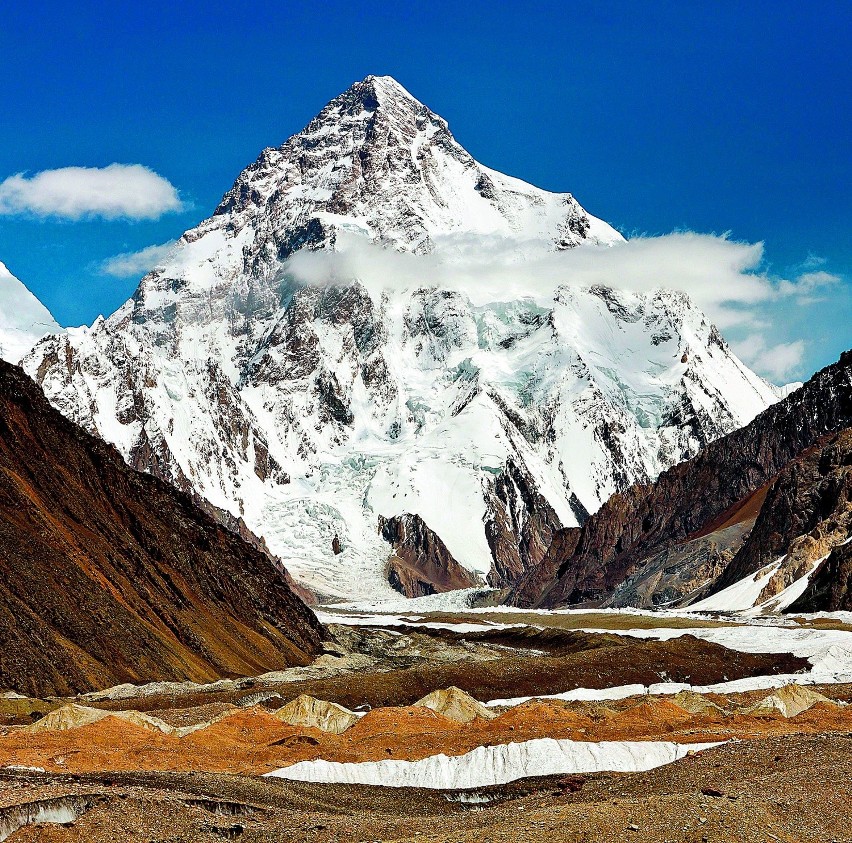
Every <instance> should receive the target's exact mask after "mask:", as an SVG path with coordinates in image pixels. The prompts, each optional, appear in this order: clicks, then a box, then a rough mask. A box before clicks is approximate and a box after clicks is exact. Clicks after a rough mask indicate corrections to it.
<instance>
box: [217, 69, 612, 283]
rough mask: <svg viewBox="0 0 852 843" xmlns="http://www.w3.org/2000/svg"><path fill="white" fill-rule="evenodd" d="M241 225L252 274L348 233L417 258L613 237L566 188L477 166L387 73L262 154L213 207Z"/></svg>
mask: <svg viewBox="0 0 852 843" xmlns="http://www.w3.org/2000/svg"><path fill="white" fill-rule="evenodd" d="M214 216H215V217H219V218H222V222H223V223H224V227H225V228H226V229H228V230H231V231H235V230H239V231H242V230H244V229H246V228H250V229H251V230H252V232H253V236H252V237H251V238H250V239H251V241H252V242H251V244H250V258H249V260H254V261H255V264H254V266H255V268H256V269H258V268H262V267H267V268H269V267H271V266H272V265H274V264H275V263H276V262H280V261H281V260H283V259H285V258H286V257H288V256H289V255H290V254H292V253H293V252H295V251H296V250H298V249H299V248H302V247H303V246H305V245H308V246H313V247H317V246H326V247H328V246H333V245H334V242H335V239H336V233H337V232H338V231H341V230H343V231H347V232H350V233H356V234H358V235H361V236H363V237H366V238H367V239H369V240H371V241H372V242H375V243H380V244H382V245H387V246H391V247H393V248H395V249H399V250H403V251H409V252H415V253H426V252H430V251H432V250H433V247H434V240H435V238H436V237H440V236H441V235H448V234H455V235H458V234H468V235H473V234H481V235H486V234H498V235H502V236H505V237H522V238H524V239H533V238H534V239H540V240H544V241H547V242H549V243H550V244H551V248H555V249H565V248H571V247H573V246H577V245H579V244H581V243H584V242H593V243H612V242H617V241H620V240H621V239H622V237H621V235H620V234H618V232H616V231H615V230H614V229H612V228H611V227H610V226H608V225H607V224H606V223H604V222H602V221H601V220H598V219H596V218H595V217H592V216H590V215H589V214H588V213H586V211H585V210H583V208H582V207H580V205H579V204H578V203H577V201H576V200H575V199H574V198H573V196H571V194H570V193H550V192H548V191H545V190H541V189H540V188H536V187H533V186H532V185H529V184H527V183H525V182H522V181H520V180H519V179H514V178H511V177H509V176H505V175H503V174H501V173H498V172H496V171H494V170H491V169H489V168H488V167H485V166H483V165H482V164H479V163H478V162H477V161H476V160H475V159H474V158H473V157H472V156H471V155H470V153H468V152H467V150H465V149H464V148H463V147H462V146H461V145H460V144H459V143H458V142H457V141H456V140H455V138H454V137H453V135H452V133H451V132H450V130H449V127H448V125H447V122H446V121H445V120H444V119H443V118H441V117H439V116H438V115H437V114H435V112H433V111H431V110H430V109H429V108H428V107H426V106H425V105H423V103H421V102H420V101H419V100H417V99H415V98H414V97H413V96H412V95H411V94H409V93H408V91H406V90H405V88H403V87H402V86H401V85H400V84H399V83H398V82H396V80H394V79H392V78H391V77H389V76H368V77H367V78H366V79H364V80H363V81H361V82H356V83H355V84H354V85H352V87H350V88H349V89H348V90H346V91H345V92H344V93H342V94H341V95H340V96H338V97H335V98H334V99H333V100H332V101H331V102H330V103H329V104H328V105H326V106H325V108H323V109H322V111H321V112H320V113H319V114H318V115H317V116H316V117H315V118H314V119H313V120H312V121H311V122H310V123H309V124H308V125H307V127H306V128H305V129H304V130H303V131H301V132H299V133H298V134H296V135H293V137H291V138H290V139H289V140H287V141H286V142H285V143H283V144H282V145H281V146H279V147H277V148H268V149H265V150H264V151H263V152H262V153H261V155H260V157H259V158H258V159H257V161H255V163H254V164H252V165H251V166H249V167H248V168H247V169H246V170H244V171H243V173H241V174H240V176H239V178H238V179H237V181H236V183H235V184H234V186H233V188H232V189H231V190H230V191H229V192H228V193H227V194H226V195H225V197H224V198H223V200H222V202H221V203H220V204H219V206H218V208H217V209H216V211H215V215H214Z"/></svg>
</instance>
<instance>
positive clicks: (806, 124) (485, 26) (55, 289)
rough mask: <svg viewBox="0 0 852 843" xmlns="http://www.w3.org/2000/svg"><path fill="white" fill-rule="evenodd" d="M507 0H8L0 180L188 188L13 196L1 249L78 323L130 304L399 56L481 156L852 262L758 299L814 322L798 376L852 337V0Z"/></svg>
mask: <svg viewBox="0 0 852 843" xmlns="http://www.w3.org/2000/svg"><path fill="white" fill-rule="evenodd" d="M10 5H11V6H12V8H10V7H9V6H10ZM503 5H504V6H505V8H501V7H500V4H493V3H483V2H469V3H466V4H457V3H444V2H433V3H428V4H427V3H400V2H397V3H356V2H347V3H339V2H328V3H323V4H297V3H293V4H287V3H281V2H276V3H266V2H254V3H252V4H234V3H221V2H215V0H214V2H205V3H199V2H185V3H182V4H164V3H158V2H148V3H144V4H138V3H137V4H132V5H131V4H124V3H87V2H81V3H77V4H73V5H72V4H66V3H58V2H53V3H51V2H38V0H36V2H32V3H29V4H27V5H26V6H25V4H21V3H18V4H7V5H6V7H5V8H4V10H3V12H2V13H0V74H2V78H3V80H4V82H3V85H2V88H0V109H2V114H3V117H4V126H5V127H6V128H5V131H4V132H3V134H2V138H0V182H4V180H6V179H8V178H9V177H13V176H15V175H16V174H19V173H22V172H23V173H26V174H27V175H28V177H31V176H32V174H34V173H38V172H41V171H44V170H52V169H58V168H65V167H71V166H77V167H99V168H102V167H106V166H107V165H109V164H111V163H113V162H120V163H122V164H139V165H143V166H144V167H146V168H149V169H150V170H152V171H154V172H155V173H156V174H159V176H161V177H162V178H163V179H164V180H167V182H168V183H170V185H173V186H174V188H176V190H177V191H178V193H179V198H180V201H179V202H173V203H172V205H169V204H168V201H166V202H165V204H164V206H163V207H172V208H174V207H176V206H178V205H179V206H180V208H181V210H177V211H176V210H169V211H166V212H165V213H163V214H162V215H161V216H159V217H156V218H150V217H151V216H152V215H149V218H145V219H138V220H135V221H130V220H127V219H103V218H99V217H97V218H90V217H88V216H86V215H83V216H81V217H80V218H67V217H68V216H69V215H68V214H66V215H65V216H66V218H62V219H60V218H57V216H56V215H55V214H53V215H51V214H49V213H45V212H44V210H43V209H39V208H35V209H34V208H32V207H30V208H26V207H24V208H20V207H17V206H14V207H7V208H6V210H5V211H4V212H3V211H0V260H2V261H4V262H5V263H6V264H7V265H8V266H9V268H10V269H11V270H12V271H13V272H14V273H15V274H16V275H17V276H18V277H20V278H21V280H23V281H24V283H26V284H27V286H29V287H30V289H32V290H33V291H34V292H35V293H36V294H37V295H38V296H39V298H41V299H42V301H44V303H45V304H46V305H47V306H48V307H49V308H50V309H51V311H52V312H53V313H54V315H55V316H56V318H57V319H58V320H59V321H60V322H61V323H62V324H66V325H68V324H80V323H84V322H85V323H89V322H91V321H92V320H93V319H94V318H95V317H96V316H97V315H98V314H99V313H105V314H106V313H110V312H112V311H113V310H114V309H115V308H116V307H118V306H119V305H120V304H121V303H122V302H123V301H124V300H125V299H126V298H127V297H128V296H129V295H130V293H131V292H132V291H133V289H134V287H135V285H136V282H137V281H138V278H139V274H138V273H137V274H136V275H129V276H126V277H116V276H114V275H108V274H105V273H104V271H103V263H104V261H105V260H107V259H108V258H110V257H112V256H114V255H116V254H120V253H127V252H135V251H137V250H140V249H143V248H145V247H148V246H151V245H153V244H158V243H163V242H165V241H168V240H170V239H173V238H175V237H177V236H179V235H180V234H181V232H182V231H183V230H185V229H186V228H189V227H191V226H192V225H194V224H195V223H197V222H198V221H200V220H201V219H203V218H204V217H205V216H208V215H209V213H210V212H211V211H212V209H213V207H214V206H215V205H216V203H217V202H218V200H219V198H220V197H221V195H222V194H223V193H224V192H225V191H226V190H227V189H228V188H229V187H230V185H231V183H232V182H233V180H234V178H235V177H236V175H237V174H238V173H239V171H240V170H241V169H242V168H243V167H244V166H245V165H247V164H248V163H249V162H251V161H253V160H254V159H255V158H256V157H257V154H258V153H259V152H260V150H261V149H262V148H263V147H264V146H269V145H276V144H278V143H280V142H282V141H283V140H284V139H285V138H286V137H288V136H289V135H290V134H293V133H294V132H296V131H298V130H300V129H301V128H302V127H303V126H304V125H305V123H307V121H308V120H309V119H310V118H311V117H312V116H313V115H314V114H315V113H316V112H317V111H319V110H320V108H321V107H322V106H323V105H324V104H325V103H326V102H327V101H328V100H329V99H331V98H332V97H333V96H335V95H336V94H338V93H340V92H341V91H342V90H344V89H345V88H346V87H348V85H349V84H350V83H351V82H353V81H355V80H356V79H360V78H362V77H364V76H365V75H367V74H369V73H377V74H390V75H393V76H395V77H396V78H397V79H399V81H401V82H402V83H403V84H404V85H405V86H406V87H407V88H408V89H409V90H410V91H411V92H412V93H413V94H414V95H415V96H417V97H418V98H419V99H421V100H422V101H424V102H426V103H427V104H428V105H429V106H431V107H432V108H433V109H435V110H436V111H437V112H438V113H440V114H441V115H442V116H444V117H445V118H447V119H448V121H449V123H450V127H451V129H452V130H453V132H454V134H455V136H456V137H457V139H458V140H459V141H460V142H461V143H462V144H463V145H464V146H465V147H466V148H467V149H468V150H469V151H470V152H471V153H472V154H473V155H474V156H475V157H476V158H477V159H479V160H480V161H482V162H483V163H485V164H487V165H489V166H491V167H494V168H496V169H499V170H502V171H503V172H507V173H510V174H512V175H515V176H518V177H520V178H523V179H525V180H527V181H531V182H533V183H535V184H537V185H539V186H541V187H545V188H548V189H552V190H570V191H571V192H573V193H574V194H575V195H576V196H577V198H578V199H579V200H580V202H581V203H582V204H583V205H584V206H585V207H586V208H587V209H588V210H589V211H591V212H592V213H594V214H596V215H598V216H600V217H603V218H604V219H606V220H607V221H609V222H611V223H612V224H614V225H615V226H616V227H618V228H619V229H620V230H622V231H623V232H624V233H625V234H627V235H628V236H629V235H631V234H635V233H643V234H652V235H655V234H667V233H669V232H671V231H674V230H690V231H697V232H706V233H716V234H721V233H723V232H730V234H731V237H732V238H734V239H736V240H743V241H748V242H751V243H753V242H757V241H763V242H764V243H765V252H764V264H763V265H762V267H761V271H763V272H766V273H768V274H769V275H770V276H773V277H777V278H788V277H795V276H798V275H801V274H802V273H807V272H814V271H817V272H822V273H827V274H830V275H831V276H833V277H837V278H839V279H840V280H838V281H835V282H833V283H832V284H827V285H825V286H822V287H820V289H819V291H818V292H815V294H814V295H812V296H795V297H788V298H786V299H784V300H783V301H779V302H776V303H774V304H773V305H772V306H771V307H768V308H767V309H766V311H765V312H764V313H762V314H761V318H762V319H763V321H764V322H766V324H767V325H769V327H770V329H771V333H772V342H777V343H786V344H788V345H789V344H792V343H799V345H797V349H798V352H799V353H798V355H797V359H796V360H792V359H791V364H790V366H789V367H788V370H789V371H787V372H786V373H785V374H786V375H788V376H795V377H802V376H806V375H808V374H809V373H810V372H812V371H814V370H815V369H816V368H818V367H820V366H821V365H824V364H825V363H828V362H830V361H831V360H833V359H835V358H836V357H837V355H838V354H839V352H840V351H841V350H843V349H845V348H847V347H849V346H850V345H852V327H850V326H852V287H850V277H852V241H850V237H849V232H850V227H852V225H851V224H852V202H851V201H850V195H852V191H850V187H851V186H852V156H850V148H852V145H850V141H852V132H851V131H850V122H852V108H850V101H849V98H850V93H849V92H850V88H851V87H852V86H850V82H852V79H850V68H849V58H848V43H849V38H850V35H851V34H852V26H850V14H852V13H850V7H849V4H848V3H841V2H837V3H822V2H815V3H809V4H803V3H800V2H797V3H790V2H773V3H746V4H742V3H737V4H735V3H725V2H720V3H714V4H698V3H667V2H658V3H655V4H653V8H651V4H644V3H606V2H601V3H588V4H579V5H566V4H564V3H528V4H516V5H514V6H513V7H510V6H509V4H503ZM140 177H144V174H142V175H141V176H140ZM0 207H2V203H0ZM139 215H141V214H139ZM71 216H72V217H73V214H72V215H71ZM153 216H156V215H155V214H154V215H153ZM739 330H742V328H741V329H739ZM734 339H735V340H736V339H737V337H736V336H734ZM740 339H741V340H742V337H741V338H740ZM752 352H754V349H752ZM752 356H753V357H755V354H752ZM764 371H766V366H765V365H764Z"/></svg>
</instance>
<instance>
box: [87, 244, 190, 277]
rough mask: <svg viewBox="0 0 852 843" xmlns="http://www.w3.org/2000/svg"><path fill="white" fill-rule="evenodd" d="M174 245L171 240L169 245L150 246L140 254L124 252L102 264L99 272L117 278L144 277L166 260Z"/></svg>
mask: <svg viewBox="0 0 852 843" xmlns="http://www.w3.org/2000/svg"><path fill="white" fill-rule="evenodd" d="M174 244H175V241H174V240H170V241H169V242H168V243H162V244H160V245H159V246H148V247H146V248H145V249H140V250H139V251H138V252H122V253H121V254H119V255H113V257H111V258H107V259H106V260H105V261H103V262H102V263H101V264H100V266H99V270H100V272H101V274H103V275H112V276H114V277H116V278H129V277H130V276H133V275H144V274H145V273H146V272H148V271H149V270H151V269H153V268H154V267H155V266H158V265H159V264H160V263H161V262H162V261H164V260H165V258H166V257H167V255H168V254H169V252H171V250H172V247H173V246H174Z"/></svg>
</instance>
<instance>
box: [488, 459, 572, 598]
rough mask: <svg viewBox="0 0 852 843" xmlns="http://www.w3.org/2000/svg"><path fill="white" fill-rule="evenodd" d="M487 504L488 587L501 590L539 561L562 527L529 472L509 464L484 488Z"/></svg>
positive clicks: (520, 466) (515, 464) (514, 464)
mask: <svg viewBox="0 0 852 843" xmlns="http://www.w3.org/2000/svg"><path fill="white" fill-rule="evenodd" d="M486 500H487V502H488V504H489V505H488V513H489V517H488V519H487V520H486V522H485V537H486V539H487V540H488V546H489V547H490V548H491V556H492V557H493V560H494V561H493V563H492V569H491V572H490V573H489V575H488V584H489V585H491V586H493V587H495V588H503V587H505V586H507V585H510V584H511V583H514V582H516V581H517V579H518V578H519V577H520V576H522V575H523V573H524V572H525V571H528V570H529V569H530V568H532V567H534V566H535V565H537V564H538V563H539V562H540V561H541V559H542V557H543V556H544V554H545V553H546V552H547V548H548V547H549V546H550V542H551V540H552V538H553V534H554V533H555V532H556V531H557V530H558V529H559V528H560V527H561V526H562V523H561V522H560V520H559V517H558V516H557V515H556V513H555V512H554V511H553V507H552V506H551V505H550V504H549V503H548V502H547V499H546V498H545V497H544V495H542V494H541V492H540V491H539V490H538V487H537V485H536V483H535V480H534V479H533V478H532V477H531V476H530V473H529V471H527V470H526V468H525V467H524V466H522V465H518V464H517V463H515V462H514V461H512V460H508V461H507V464H506V467H505V469H504V470H503V472H502V473H501V474H500V476H499V477H497V478H496V479H495V480H494V481H493V483H491V484H490V488H487V490H486Z"/></svg>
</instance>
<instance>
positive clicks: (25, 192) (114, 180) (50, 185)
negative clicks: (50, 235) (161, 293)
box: [0, 164, 183, 220]
mask: <svg viewBox="0 0 852 843" xmlns="http://www.w3.org/2000/svg"><path fill="white" fill-rule="evenodd" d="M182 208H183V203H182V202H181V199H180V196H179V195H178V192H177V190H176V189H175V187H174V185H172V184H171V183H170V182H169V181H168V180H167V179H165V178H163V177H162V176H160V175H158V174H157V173H155V172H154V171H153V170H150V169H149V168H148V167H144V166H142V165H141V164H110V165H109V166H107V167H100V168H98V167H63V168H61V169H58V170H43V171H41V172H40V173H35V174H34V175H31V176H30V175H27V174H26V173H19V174H17V175H14V176H9V178H7V179H5V180H4V181H2V182H0V214H6V215H10V214H30V215H33V216H36V217H56V218H60V219H67V220H79V219H83V218H86V217H102V218H104V219H122V218H124V219H130V220H152V219H157V218H159V217H161V216H162V215H163V214H167V213H170V212H174V211H180V210H181V209H182Z"/></svg>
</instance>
